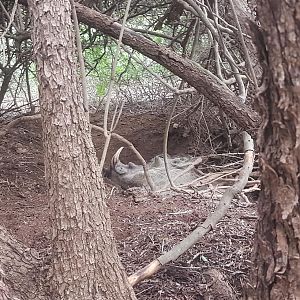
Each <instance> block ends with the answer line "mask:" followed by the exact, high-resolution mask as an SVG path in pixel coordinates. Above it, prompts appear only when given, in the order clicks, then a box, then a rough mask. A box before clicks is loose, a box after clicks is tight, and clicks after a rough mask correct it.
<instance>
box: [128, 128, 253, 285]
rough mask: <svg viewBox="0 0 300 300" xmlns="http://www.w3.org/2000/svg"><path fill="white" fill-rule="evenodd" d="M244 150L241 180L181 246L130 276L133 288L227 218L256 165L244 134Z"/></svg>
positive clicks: (249, 138)
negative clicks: (226, 215)
mask: <svg viewBox="0 0 300 300" xmlns="http://www.w3.org/2000/svg"><path fill="white" fill-rule="evenodd" d="M244 149H245V154H244V165H243V168H242V169H241V171H240V173H239V180H238V181H237V182H236V183H235V184H234V185H233V186H231V187H229V188H228V189H227V190H226V191H225V193H224V194H223V196H222V198H221V200H220V203H219V205H218V206H217V208H216V210H215V211H214V212H213V213H212V214H211V215H210V216H208V218H207V219H206V220H205V221H204V222H203V223H202V224H201V225H200V226H198V227H197V228H196V229H195V230H194V231H193V232H192V233H191V234H189V235H188V236H187V237H186V238H185V239H183V240H182V241H181V242H180V243H179V244H177V245H176V246H174V247H173V248H172V249H171V250H170V251H168V252H167V253H165V254H163V255H162V256H160V257H159V258H157V259H155V260H154V261H152V262H151V263H150V264H149V265H147V266H146V267H144V268H143V269H141V270H139V271H137V272H136V273H134V274H132V275H131V276H129V278H128V279H129V282H130V284H131V285H132V286H134V285H136V284H137V283H139V282H141V281H142V280H144V279H146V278H149V277H151V276H152V275H154V274H155V273H157V272H158V271H159V270H160V269H161V268H162V267H163V266H164V265H166V264H167V263H169V262H171V261H174V260H176V259H177V258H178V257H179V256H180V255H182V254H183V253H184V252H186V251H187V250H188V249H190V248H191V247H192V246H193V245H195V244H196V243H198V242H199V241H200V239H201V238H202V237H203V236H204V235H205V234H206V233H208V232H210V231H211V230H212V229H214V228H215V227H216V225H217V223H218V222H219V221H220V220H221V219H222V218H223V217H224V216H225V214H226V212H227V210H228V208H229V206H230V204H231V201H232V199H233V198H234V196H236V195H237V194H238V193H240V192H241V191H242V190H243V188H244V187H245V186H246V184H247V182H248V178H249V175H250V174H251V172H252V168H253V163H254V151H253V149H254V145H253V140H252V139H251V137H250V136H249V135H247V134H246V133H244Z"/></svg>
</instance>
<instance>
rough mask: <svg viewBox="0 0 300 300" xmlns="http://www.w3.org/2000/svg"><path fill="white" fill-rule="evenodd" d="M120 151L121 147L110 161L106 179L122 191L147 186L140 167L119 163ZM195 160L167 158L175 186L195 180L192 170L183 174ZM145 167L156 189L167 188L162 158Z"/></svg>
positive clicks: (167, 181) (130, 163) (186, 157)
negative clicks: (108, 178)
mask: <svg viewBox="0 0 300 300" xmlns="http://www.w3.org/2000/svg"><path fill="white" fill-rule="evenodd" d="M122 150H123V147H121V148H120V149H119V150H118V151H117V152H116V153H115V155H114V156H113V158H112V159H111V164H110V170H109V172H108V174H109V176H108V177H110V179H111V180H112V181H113V182H114V183H116V184H118V185H120V186H121V187H122V188H124V189H127V188H129V187H134V186H148V184H147V181H146V178H145V175H144V169H143V166H142V165H136V164H134V163H132V162H129V163H128V164H124V163H122V162H121V161H120V154H121V151H122ZM195 160H196V159H195V158H193V157H190V156H184V157H174V158H171V157H169V158H168V160H167V163H168V167H169V171H170V175H171V178H172V179H173V180H174V183H175V184H176V185H180V184H186V183H189V182H190V181H192V180H194V179H196V178H197V174H196V172H195V169H194V168H191V170H189V171H188V172H183V171H184V170H185V169H186V168H187V167H188V166H189V165H190V164H191V163H193V162H194V161H195ZM147 167H148V172H149V175H150V177H151V179H152V181H153V183H154V185H155V188H156V189H162V188H165V187H168V186H169V180H168V178H167V173H166V170H165V165H164V160H163V158H162V156H156V157H154V158H153V159H152V160H151V161H150V162H149V163H148V164H147ZM182 173H184V174H182ZM180 174H182V176H178V175H180Z"/></svg>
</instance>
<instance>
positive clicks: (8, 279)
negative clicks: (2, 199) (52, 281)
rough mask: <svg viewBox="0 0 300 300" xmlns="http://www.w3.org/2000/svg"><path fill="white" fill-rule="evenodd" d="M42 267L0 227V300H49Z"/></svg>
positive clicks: (34, 253) (39, 260)
mask: <svg viewBox="0 0 300 300" xmlns="http://www.w3.org/2000/svg"><path fill="white" fill-rule="evenodd" d="M42 265H43V260H42V259H40V258H39V254H38V252H37V251H35V250H34V249H30V248H28V247H26V246H25V245H23V244H22V243H20V242H19V241H17V240H16V239H14V238H13V237H12V236H11V235H10V234H9V232H8V231H7V230H6V229H5V228H3V227H2V226H0V300H17V299H22V300H49V298H48V297H47V294H46V291H45V290H46V289H44V285H43V280H42V279H43V275H42V273H43V271H42Z"/></svg>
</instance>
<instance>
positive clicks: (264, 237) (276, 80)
mask: <svg viewBox="0 0 300 300" xmlns="http://www.w3.org/2000/svg"><path fill="white" fill-rule="evenodd" d="M258 13H259V20H260V22H261V25H262V28H263V32H264V42H265V44H266V49H267V52H266V54H267V60H268V61H267V62H266V63H267V64H268V69H269V74H268V77H267V78H266V79H268V80H267V85H266V89H265V91H264V92H263V93H261V95H260V97H259V99H258V100H259V102H258V105H259V107H260V108H261V111H262V113H263V124H262V127H261V128H260V136H259V140H258V143H259V146H260V150H261V168H262V178H261V181H262V188H261V193H260V197H259V207H258V210H259V221H258V226H257V237H256V242H255V243H256V245H255V252H254V253H255V263H256V268H257V269H256V274H255V275H256V286H255V290H256V299H263V300H268V299H272V300H276V299H278V300H279V299H281V300H282V299H300V205H299V172H300V168H299V166H300V152H299V151H300V150H299V142H300V140H299V138H300V81H299V74H300V51H299V45H300V25H299V24H300V1H299V0H297V1H295V0H287V1H277V0H269V1H262V0H259V1H258Z"/></svg>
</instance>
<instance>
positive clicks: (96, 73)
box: [84, 42, 166, 97]
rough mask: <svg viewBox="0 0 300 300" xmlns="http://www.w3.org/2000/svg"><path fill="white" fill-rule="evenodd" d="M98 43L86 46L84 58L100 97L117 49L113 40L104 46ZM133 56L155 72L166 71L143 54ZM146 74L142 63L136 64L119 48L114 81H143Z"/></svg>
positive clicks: (104, 91) (125, 83)
mask: <svg viewBox="0 0 300 300" xmlns="http://www.w3.org/2000/svg"><path fill="white" fill-rule="evenodd" d="M99 44H100V45H99ZM99 44H98V46H93V47H90V48H86V50H85V51H84V58H85V62H86V67H87V73H88V75H89V76H91V77H93V78H95V79H96V80H97V81H98V84H97V94H98V96H100V97H101V96H104V95H105V94H106V92H107V88H108V85H109V82H110V77H111V66H112V61H113V57H114V55H115V53H116V51H117V45H116V44H115V43H114V42H111V43H109V42H108V43H106V46H105V47H104V46H103V45H104V43H99ZM134 56H135V57H137V58H138V59H139V60H141V61H143V63H144V64H145V65H147V67H149V68H150V69H151V70H152V71H154V72H155V73H157V74H160V75H162V74H164V73H165V72H166V71H165V69H164V68H163V67H162V66H160V65H158V64H156V63H153V62H152V61H151V60H150V59H148V58H145V57H144V56H143V55H141V54H139V53H136V52H135V53H134ZM145 73H146V74H145ZM148 74H149V72H148V71H147V70H145V69H144V67H143V66H142V65H140V64H138V63H137V62H136V61H135V60H133V59H132V58H131V57H130V56H129V55H128V54H127V53H126V52H124V51H122V50H121V52H120V54H119V56H118V62H117V66H116V76H115V82H116V84H117V85H120V86H121V85H129V84H134V83H140V82H143V79H144V77H145V76H146V77H149V76H148Z"/></svg>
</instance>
